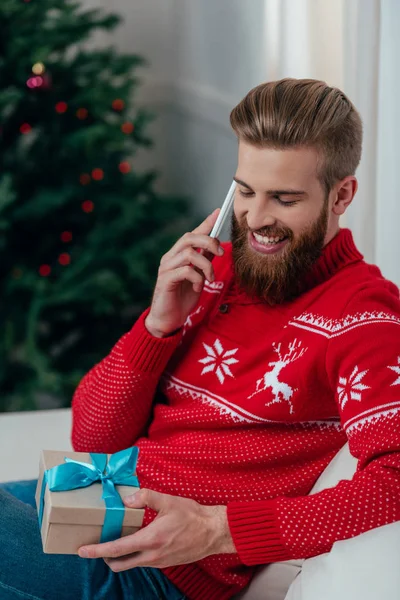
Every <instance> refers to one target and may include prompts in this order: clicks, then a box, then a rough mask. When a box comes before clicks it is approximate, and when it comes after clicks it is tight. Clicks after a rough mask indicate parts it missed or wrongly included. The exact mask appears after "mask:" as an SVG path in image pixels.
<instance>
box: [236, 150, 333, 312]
mask: <svg viewBox="0 0 400 600" xmlns="http://www.w3.org/2000/svg"><path fill="white" fill-rule="evenodd" d="M317 161H318V154H317V151H316V150H315V149H312V148H298V149H288V150H275V149H271V148H257V147H255V146H253V145H250V144H247V143H246V142H243V141H240V143H239V161H238V169H237V172H236V176H235V180H236V181H237V183H238V185H237V190H236V196H235V203H234V215H233V217H232V247H233V259H234V265H235V272H236V276H237V278H238V280H239V283H240V284H241V286H242V287H243V288H244V289H245V290H246V291H247V292H249V293H250V294H252V295H256V296H258V297H260V298H263V299H264V300H266V301H267V302H269V303H271V304H277V303H282V302H285V301H288V300H291V299H292V298H294V297H296V296H298V295H299V294H300V293H301V289H302V283H304V276H305V274H306V273H307V272H308V271H309V269H310V268H311V266H312V265H313V263H314V262H315V261H316V260H317V258H318V257H319V256H320V254H321V251H322V248H323V246H324V245H325V244H326V243H327V242H328V241H330V239H332V237H334V235H335V233H336V232H337V228H338V219H337V218H336V217H334V216H333V215H332V214H331V211H330V200H329V197H327V196H326V193H325V191H324V189H323V187H322V185H321V183H320V181H319V180H318V179H317Z"/></svg>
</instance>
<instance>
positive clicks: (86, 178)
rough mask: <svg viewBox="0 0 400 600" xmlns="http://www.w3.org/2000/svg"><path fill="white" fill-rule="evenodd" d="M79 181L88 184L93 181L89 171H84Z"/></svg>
mask: <svg viewBox="0 0 400 600" xmlns="http://www.w3.org/2000/svg"><path fill="white" fill-rule="evenodd" d="M79 182H80V184H81V185H88V183H90V182H91V177H90V175H89V173H82V174H81V175H80V176H79Z"/></svg>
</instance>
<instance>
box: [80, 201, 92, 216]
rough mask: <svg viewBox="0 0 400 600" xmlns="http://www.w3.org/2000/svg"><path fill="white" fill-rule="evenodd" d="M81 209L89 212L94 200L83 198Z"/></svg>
mask: <svg viewBox="0 0 400 600" xmlns="http://www.w3.org/2000/svg"><path fill="white" fill-rule="evenodd" d="M82 210H83V212H85V213H91V212H93V210H94V202H92V201H91V200H85V201H84V202H82Z"/></svg>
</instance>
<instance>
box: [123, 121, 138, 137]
mask: <svg viewBox="0 0 400 600" xmlns="http://www.w3.org/2000/svg"><path fill="white" fill-rule="evenodd" d="M134 129H135V126H134V125H133V123H130V122H129V121H127V122H126V123H123V124H122V125H121V131H122V133H125V134H126V135H129V134H130V133H132V132H133V130H134Z"/></svg>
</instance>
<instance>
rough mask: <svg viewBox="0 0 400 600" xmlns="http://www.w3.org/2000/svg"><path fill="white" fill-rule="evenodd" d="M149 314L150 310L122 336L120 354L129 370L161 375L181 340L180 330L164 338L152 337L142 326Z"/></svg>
mask: <svg viewBox="0 0 400 600" xmlns="http://www.w3.org/2000/svg"><path fill="white" fill-rule="evenodd" d="M149 312H150V308H148V309H147V310H146V311H145V312H144V313H143V314H142V315H141V316H140V317H139V318H138V320H137V321H136V323H135V324H134V326H133V327H132V329H131V330H130V331H129V333H127V334H126V335H125V336H124V339H123V345H122V352H123V355H124V357H125V359H126V361H127V362H128V365H129V366H130V368H131V369H134V370H136V371H140V372H151V373H154V372H156V373H160V374H161V373H162V372H163V371H164V369H165V367H166V365H167V363H168V361H169V359H170V358H171V356H172V354H173V352H174V351H175V350H176V348H177V347H178V344H179V342H180V341H181V339H182V330H178V331H177V332H176V333H175V334H174V335H170V336H168V337H164V338H156V337H154V336H152V335H151V333H149V332H148V331H147V329H146V326H145V324H144V322H145V319H146V317H147V315H148V314H149Z"/></svg>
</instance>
